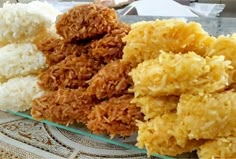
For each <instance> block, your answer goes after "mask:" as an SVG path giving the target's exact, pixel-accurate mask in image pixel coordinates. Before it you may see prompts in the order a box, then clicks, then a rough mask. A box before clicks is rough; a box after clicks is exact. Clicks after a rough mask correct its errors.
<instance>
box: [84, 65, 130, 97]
mask: <svg viewBox="0 0 236 159" xmlns="http://www.w3.org/2000/svg"><path fill="white" fill-rule="evenodd" d="M130 69H131V67H130V65H129V64H126V63H124V62H121V61H120V60H118V61H112V62H110V63H108V64H107V65H105V66H104V67H103V68H102V69H101V70H99V71H98V73H97V74H96V75H94V76H93V78H92V79H91V80H90V81H89V87H88V89H87V90H88V92H90V93H91V94H95V95H96V97H97V98H98V99H105V98H109V97H112V96H114V95H122V94H123V93H125V92H127V88H128V87H129V86H130V85H131V84H132V80H131V78H130V77H129V76H128V73H129V71H130Z"/></svg>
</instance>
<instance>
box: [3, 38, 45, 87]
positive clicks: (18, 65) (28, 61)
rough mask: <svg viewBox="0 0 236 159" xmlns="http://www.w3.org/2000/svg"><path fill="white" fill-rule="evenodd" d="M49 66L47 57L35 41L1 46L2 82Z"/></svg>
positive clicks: (36, 72)
mask: <svg viewBox="0 0 236 159" xmlns="http://www.w3.org/2000/svg"><path fill="white" fill-rule="evenodd" d="M46 67H47V64H46V58H45V56H44V55H43V53H42V52H41V51H39V50H38V49H37V47H36V46H35V45H34V44H33V43H19V44H8V45H6V46H4V47H2V48H0V83H1V82H5V81H7V80H8V79H11V78H14V77H20V76H26V75H29V74H38V72H39V71H41V70H43V69H45V68H46Z"/></svg>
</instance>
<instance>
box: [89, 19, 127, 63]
mask: <svg viewBox="0 0 236 159" xmlns="http://www.w3.org/2000/svg"><path fill="white" fill-rule="evenodd" d="M129 30H130V26H129V25H127V24H124V23H120V24H118V25H117V28H115V29H113V30H111V31H110V32H109V33H107V34H106V35H105V36H104V37H103V38H101V39H99V40H95V41H93V42H92V43H91V54H92V56H93V57H94V58H96V59H97V60H99V61H103V62H104V63H108V62H110V61H111V60H115V59H120V58H121V57H122V55H123V51H122V50H123V47H124V45H125V43H124V42H122V38H123V37H124V36H125V35H127V34H128V32H129Z"/></svg>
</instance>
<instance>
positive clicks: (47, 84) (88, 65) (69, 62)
mask: <svg viewBox="0 0 236 159" xmlns="http://www.w3.org/2000/svg"><path fill="white" fill-rule="evenodd" d="M99 69H100V63H99V62H97V61H95V60H94V59H92V58H90V57H88V56H87V55H85V54H83V55H81V56H80V57H76V56H73V55H71V56H68V57H66V58H65V59H64V60H63V61H61V62H60V63H57V64H56V65H52V66H51V67H49V68H48V69H47V70H46V71H44V72H42V73H41V74H40V75H39V80H40V81H39V85H40V86H41V87H42V88H44V89H47V90H57V89H58V88H71V89H76V88H78V87H87V86H88V83H87V81H88V80H89V79H90V78H91V77H92V76H93V75H94V74H95V73H97V71H98V70H99Z"/></svg>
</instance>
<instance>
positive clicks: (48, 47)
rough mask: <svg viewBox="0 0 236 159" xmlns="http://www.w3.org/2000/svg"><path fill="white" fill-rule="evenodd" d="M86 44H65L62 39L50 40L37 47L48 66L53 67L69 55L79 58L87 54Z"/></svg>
mask: <svg viewBox="0 0 236 159" xmlns="http://www.w3.org/2000/svg"><path fill="white" fill-rule="evenodd" d="M87 45H88V44H86V43H65V42H64V41H63V40H62V39H58V38H50V39H47V40H46V41H43V42H42V43H40V44H39V45H38V49H39V50H40V51H42V52H43V53H44V55H45V56H46V58H47V63H48V64H49V65H54V64H56V63H58V62H60V61H62V60H64V59H65V58H66V57H67V56H69V55H75V56H80V55H82V54H85V53H87V52H88V46H87Z"/></svg>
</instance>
